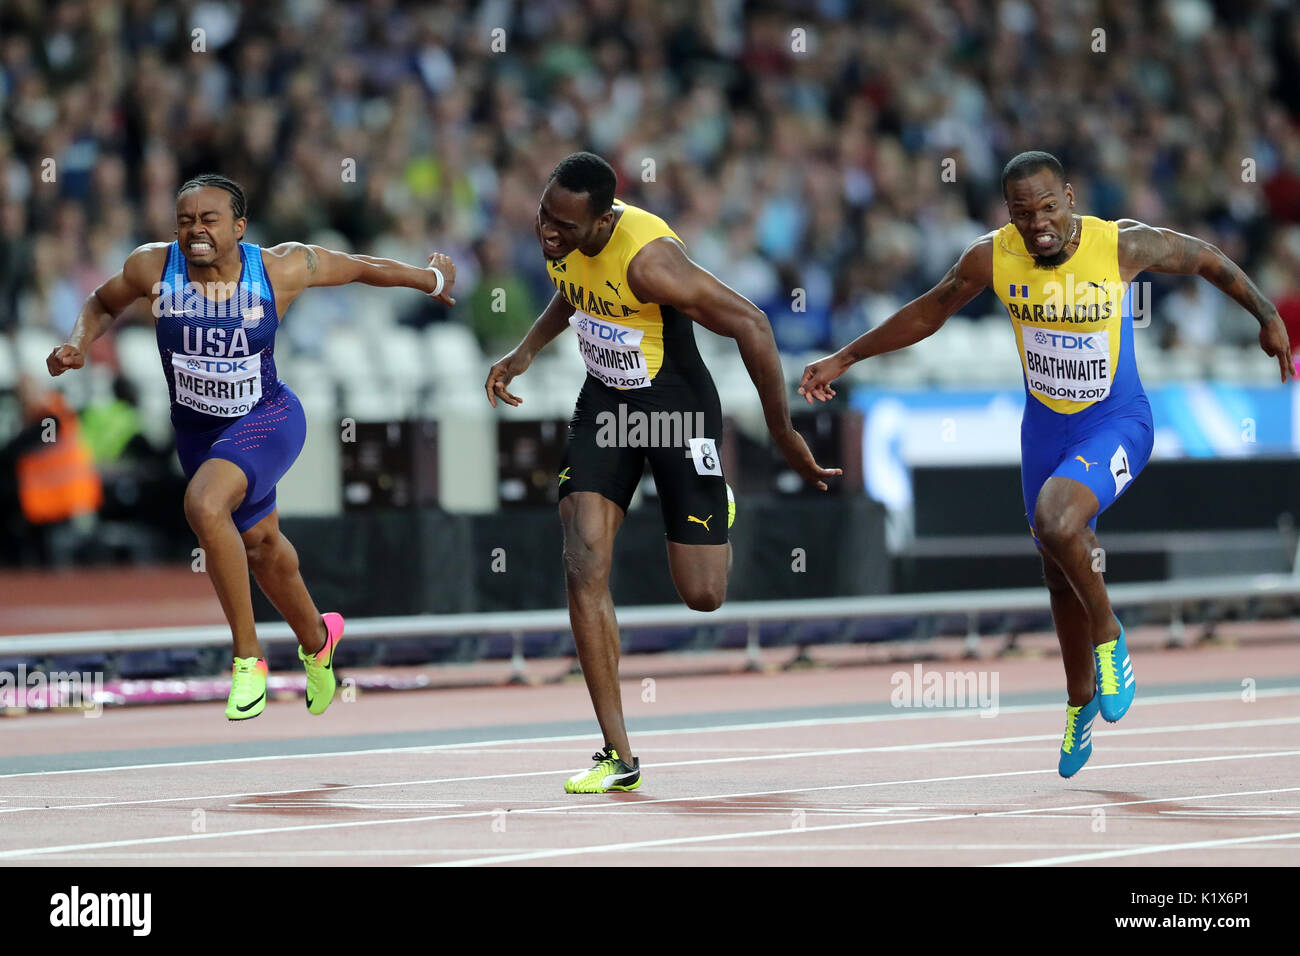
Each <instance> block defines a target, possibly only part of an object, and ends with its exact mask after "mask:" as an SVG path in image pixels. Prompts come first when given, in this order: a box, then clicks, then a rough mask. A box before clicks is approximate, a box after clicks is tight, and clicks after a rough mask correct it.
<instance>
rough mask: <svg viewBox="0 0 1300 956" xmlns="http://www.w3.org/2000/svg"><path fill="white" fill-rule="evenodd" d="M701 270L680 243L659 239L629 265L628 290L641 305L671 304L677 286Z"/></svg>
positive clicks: (647, 246) (634, 257) (670, 238)
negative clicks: (693, 271)
mask: <svg viewBox="0 0 1300 956" xmlns="http://www.w3.org/2000/svg"><path fill="white" fill-rule="evenodd" d="M698 268H699V267H698V266H696V265H695V263H693V262H691V260H690V258H688V257H687V255H686V248H685V246H683V245H682V244H681V242H679V241H678V240H676V239H674V238H673V237H672V236H660V237H658V238H657V239H651V240H650V241H649V242H647V243H646V244H645V245H644V246H642V247H641V248H640V249H639V250H638V251H637V253H636V255H634V256H633V257H632V259H631V261H630V262H629V263H628V264H627V281H628V287H629V288H630V289H631V291H632V294H633V295H635V296H636V297H637V298H638V299H640V300H641V301H642V302H660V303H664V304H671V301H670V299H671V296H672V293H673V291H674V290H675V289H676V287H677V286H678V284H679V283H680V282H681V281H682V279H683V278H684V277H685V276H686V275H687V274H688V273H689V272H690V271H691V270H692V269H698ZM665 296H668V297H669V299H665V298H664V297H665Z"/></svg>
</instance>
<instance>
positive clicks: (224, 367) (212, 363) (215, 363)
mask: <svg viewBox="0 0 1300 956" xmlns="http://www.w3.org/2000/svg"><path fill="white" fill-rule="evenodd" d="M185 367H186V368H189V369H200V368H201V369H203V370H204V371H205V372H216V373H218V374H220V375H225V374H229V373H230V372H245V371H247V370H248V359H236V360H232V359H203V358H201V359H190V360H189V361H188V362H186V363H185Z"/></svg>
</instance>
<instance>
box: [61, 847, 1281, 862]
mask: <svg viewBox="0 0 1300 956" xmlns="http://www.w3.org/2000/svg"><path fill="white" fill-rule="evenodd" d="M1095 846H1096V844H1095V843H1059V844H1058V843H846V844H789V843H758V844H754V845H753V846H743V845H742V846H709V845H703V846H681V847H667V846H665V847H645V848H644V849H642V850H638V851H637V852H638V853H679V852H694V853H772V852H777V851H779V852H784V853H804V852H816V853H820V852H822V851H827V852H841V853H855V852H856V853H861V852H875V851H884V852H892V853H902V852H908V853H915V852H924V851H927V850H933V851H935V852H940V853H952V852H958V851H968V852H981V853H983V852H988V851H990V850H1062V849H1064V850H1073V849H1092V848H1093V847H1095ZM1115 846H1116V848H1119V849H1123V848H1127V847H1129V846H1136V845H1133V844H1126V843H1121V844H1116V845H1115ZM1298 848H1300V843H1284V844H1278V845H1261V846H1257V847H1254V849H1258V850H1294V849H1298ZM538 849H548V848H545V847H539V848H538ZM1206 849H1210V850H1213V849H1225V850H1231V849H1234V847H1221V848H1216V847H1206ZM481 852H482V850H481V849H473V850H471V849H466V848H461V849H447V848H441V847H440V848H429V849H409V848H394V849H391V850H363V849H352V850H211V851H206V852H203V851H196V852H193V853H187V852H176V853H60V854H53V855H51V856H48V857H45V858H44V859H46V860H151V861H154V862H157V863H166V862H168V861H174V860H218V859H228V860H242V859H246V858H258V857H262V858H266V859H276V860H284V859H292V858H293V857H319V858H325V857H338V856H341V857H354V856H356V857H362V856H368V857H381V858H382V857H388V856H406V857H430V856H456V855H462V854H468V853H481Z"/></svg>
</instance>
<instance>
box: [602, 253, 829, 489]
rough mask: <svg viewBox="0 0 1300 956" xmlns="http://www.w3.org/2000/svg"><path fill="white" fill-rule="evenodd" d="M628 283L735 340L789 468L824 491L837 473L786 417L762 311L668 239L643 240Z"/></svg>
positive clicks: (777, 361) (641, 295)
mask: <svg viewBox="0 0 1300 956" xmlns="http://www.w3.org/2000/svg"><path fill="white" fill-rule="evenodd" d="M627 284H628V288H629V289H630V290H631V292H632V294H633V295H635V296H636V297H637V298H638V299H640V300H641V301H642V302H655V303H658V304H659V305H667V306H671V307H672V308H674V309H677V310H678V311H680V312H682V313H684V314H686V315H688V316H690V318H691V319H693V320H694V321H696V322H698V323H700V325H702V326H704V327H705V328H706V329H708V330H709V331H710V332H716V333H717V334H718V335H725V336H727V337H728V338H732V339H735V340H736V345H737V346H738V347H739V348H740V357H741V358H742V359H744V362H745V368H747V369H748V370H749V377H750V378H751V379H752V380H753V382H754V387H755V388H756V389H757V390H758V397H759V399H760V400H761V401H762V403H763V417H764V418H765V419H766V421H767V430H768V431H769V432H770V433H771V435H772V439H773V441H775V442H776V445H777V447H778V448H780V449H781V453H782V454H783V455H784V456H785V460H786V461H787V462H789V464H790V467H791V468H793V469H794V470H795V471H797V472H798V473H799V474H800V475H801V476H803V478H804V480H805V481H809V482H812V483H813V484H815V485H816V486H817V487H818V488H820V489H822V490H823V491H825V490H826V481H825V479H826V478H831V477H833V476H835V475H839V474H842V472H841V470H840V469H839V468H823V467H821V466H820V465H819V464H817V461H816V460H815V459H814V458H813V456H812V452H810V451H809V450H808V446H807V444H805V443H804V440H803V437H802V436H801V435H800V434H799V433H798V432H797V431H795V430H794V425H792V424H791V422H790V409H789V407H788V406H787V404H786V400H785V375H784V374H783V373H782V371H781V355H780V353H779V352H777V349H776V339H775V338H774V337H773V335H772V326H771V324H770V323H769V322H768V321H767V316H766V315H764V314H763V311H762V310H761V309H759V308H758V306H756V305H754V303H752V302H750V301H749V300H748V299H746V298H745V297H744V296H743V295H741V294H740V293H739V292H736V291H735V290H734V289H730V288H728V287H727V286H726V285H724V284H723V283H722V282H720V281H719V280H718V278H717V277H716V276H714V275H713V274H712V273H710V272H707V271H705V270H704V269H701V268H700V267H699V266H697V265H696V264H695V263H694V262H692V261H691V260H690V259H689V258H687V256H686V252H685V250H683V249H682V247H681V245H679V244H678V243H677V242H676V241H674V240H673V239H671V238H662V239H655V240H653V241H652V242H649V243H647V244H646V245H645V246H644V247H643V248H642V249H641V251H640V252H638V253H637V254H636V255H635V256H634V257H633V259H632V261H631V263H629V264H628V268H627Z"/></svg>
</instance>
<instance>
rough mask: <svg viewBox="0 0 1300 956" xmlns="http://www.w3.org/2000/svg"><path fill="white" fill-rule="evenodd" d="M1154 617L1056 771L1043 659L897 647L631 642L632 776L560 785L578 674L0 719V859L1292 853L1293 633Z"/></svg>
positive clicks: (1051, 667)
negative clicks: (577, 788) (1133, 684)
mask: <svg viewBox="0 0 1300 956" xmlns="http://www.w3.org/2000/svg"><path fill="white" fill-rule="evenodd" d="M1288 629H1289V626H1288ZM1159 637H1160V635H1159V634H1158V633H1157V632H1151V633H1150V634H1146V635H1143V634H1142V633H1141V632H1135V633H1134V634H1133V635H1132V637H1131V638H1130V639H1131V641H1132V642H1133V645H1134V651H1135V662H1136V665H1137V676H1138V683H1139V692H1138V698H1137V702H1136V704H1135V705H1134V707H1133V710H1132V711H1131V712H1130V713H1129V714H1128V716H1126V717H1125V718H1124V720H1123V722H1122V723H1121V724H1118V725H1114V726H1111V725H1102V724H1101V722H1100V720H1099V721H1098V724H1097V726H1096V727H1095V729H1094V735H1093V739H1094V753H1093V757H1092V760H1091V761H1090V763H1089V764H1088V766H1087V767H1086V768H1085V769H1084V770H1083V771H1082V772H1080V773H1079V774H1078V775H1077V776H1075V777H1074V778H1072V779H1071V780H1062V779H1060V778H1059V777H1058V776H1057V774H1056V752H1057V748H1058V746H1059V744H1060V731H1061V727H1062V725H1063V713H1062V711H1063V707H1062V701H1063V698H1062V694H1061V691H1060V689H1059V684H1060V663H1059V660H1058V659H1057V658H1056V657H1054V656H1053V655H1051V654H1043V655H1041V656H1038V657H1033V656H1029V657H1013V658H1004V659H989V660H981V661H962V660H949V661H929V662H925V663H924V664H923V667H924V669H925V671H926V672H927V673H928V672H931V671H940V672H943V671H947V670H952V671H967V670H973V671H976V672H979V671H984V672H985V673H986V677H987V678H988V679H991V677H992V675H993V674H996V675H997V678H998V690H999V711H998V713H997V715H996V716H995V717H981V716H979V713H978V711H973V710H957V709H904V708H896V707H894V706H892V705H891V704H890V701H889V698H890V692H891V690H892V689H893V685H891V678H892V676H893V675H894V674H896V673H898V672H904V673H907V674H909V675H910V674H912V673H913V665H912V664H911V663H907V664H873V665H870V666H844V665H842V664H841V666H837V667H833V668H817V669H809V670H798V671H787V672H777V673H767V674H733V675H724V676H716V675H715V676H707V677H706V676H674V675H672V674H671V673H668V674H665V673H663V672H662V670H660V671H658V672H656V671H654V670H649V668H653V667H656V666H659V667H662V660H661V661H660V662H659V664H656V662H655V660H654V659H653V658H641V659H637V660H632V659H629V660H628V661H625V666H624V674H625V675H626V676H627V678H628V679H627V681H626V683H625V685H624V700H625V708H626V711H627V715H628V720H629V725H630V727H631V730H632V733H633V741H634V744H635V745H636V746H637V747H638V752H639V753H640V755H641V759H642V765H643V768H644V770H645V783H644V784H643V786H642V788H641V789H640V790H639V791H636V792H634V793H629V794H617V795H606V796H580V797H575V796H567V795H565V794H564V793H563V790H562V783H563V780H564V778H565V777H566V776H567V775H568V774H569V773H571V772H573V771H574V770H575V769H578V768H580V767H583V766H585V765H587V764H588V763H589V762H588V761H587V760H586V758H587V756H588V755H589V754H590V753H592V752H593V751H594V750H595V749H596V745H597V744H598V743H599V740H598V737H597V736H596V734H595V723H594V720H593V719H592V718H591V716H590V710H589V707H590V705H589V703H588V699H587V694H586V690H585V688H584V687H583V685H582V683H581V681H576V682H574V681H571V682H564V683H554V684H547V685H543V686H532V687H486V688H485V687H477V688H464V689H457V690H439V691H411V692H402V693H389V694H370V695H364V696H361V697H359V698H358V699H356V700H355V701H354V702H344V701H343V700H342V699H340V700H336V702H335V704H334V706H333V707H332V708H331V709H330V710H329V711H328V712H327V713H326V714H325V715H323V716H321V717H311V716H310V715H309V714H307V712H306V710H305V708H304V707H303V705H302V702H301V701H300V700H286V701H273V702H272V703H271V704H270V705H269V706H268V708H267V710H266V712H265V713H264V714H263V715H262V716H261V717H259V718H257V719H255V720H252V721H248V722H245V723H238V724H235V723H229V722H227V721H226V720H225V719H224V718H223V716H222V709H223V708H222V705H221V704H194V705H180V706H172V707H142V708H127V709H121V710H115V711H106V712H105V713H104V714H103V715H102V716H101V717H99V718H97V719H86V718H83V717H82V716H80V715H77V714H40V715H29V716H27V717H24V718H19V719H11V720H0V864H4V865H8V866H40V865H57V866H68V865H76V866H87V865H92V866H93V865H115V866H121V865H201V866H211V865H236V864H241V863H247V862H249V861H254V862H258V863H262V864H265V865H281V864H285V865H301V864H307V863H310V864H314V865H331V864H346V865H356V864H375V865H385V864H401V865H430V866H448V865H461V866H484V865H504V864H525V865H539V864H558V865H566V864H568V865H572V864H584V863H600V864H607V863H613V862H615V861H617V864H620V865H639V866H646V865H658V864H664V865H682V864H692V863H697V864H703V865H726V864H740V865H756V864H776V865H812V864H818V865H826V864H831V865H863V864H866V865H918V866H936V865H966V866H969V865H1028V866H1051V865H1060V864H1081V865H1089V864H1100V865H1117V864H1118V865H1139V866H1159V865H1179V866H1189V865H1191V866H1197V865H1206V866H1240V865H1258V864H1265V865H1296V864H1300V644H1297V643H1296V642H1294V641H1280V642H1278V641H1275V642H1265V643H1255V644H1249V643H1243V644H1242V645H1241V646H1239V647H1235V648H1234V647H1223V646H1215V647H1205V648H1196V649H1189V650H1179V651H1166V650H1161V649H1159V645H1158V641H1159ZM842 651H843V653H842V654H841V655H840V656H841V657H843V656H850V657H851V656H852V655H853V654H854V653H857V651H856V650H855V649H852V648H846V649H842ZM639 673H659V676H658V677H656V678H655V681H654V685H653V695H651V694H650V693H649V692H648V691H649V689H650V688H648V687H647V686H646V685H644V684H643V682H642V681H643V678H641V677H639V676H637V675H638V674H639ZM1247 680H1248V681H1253V682H1254V689H1255V699H1254V700H1253V701H1246V700H1243V681H1247ZM650 696H653V700H648V699H643V698H648V697H650Z"/></svg>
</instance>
